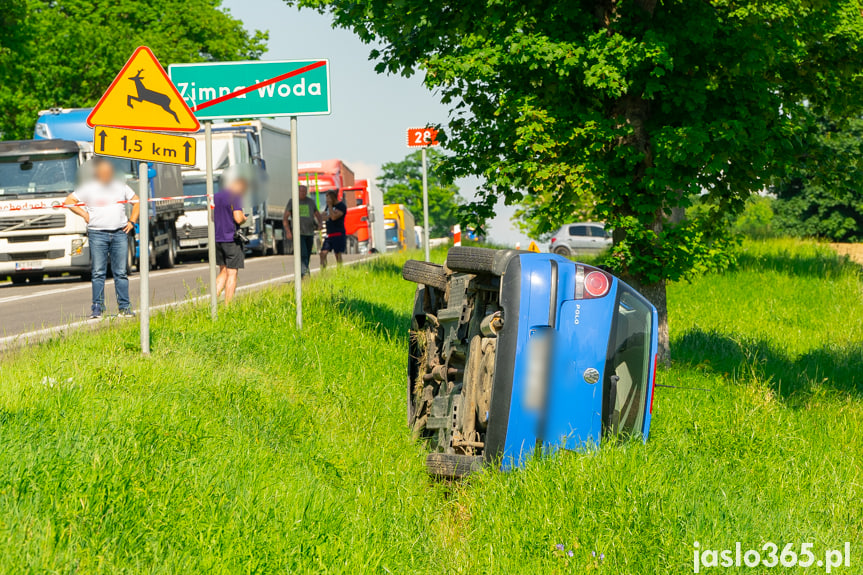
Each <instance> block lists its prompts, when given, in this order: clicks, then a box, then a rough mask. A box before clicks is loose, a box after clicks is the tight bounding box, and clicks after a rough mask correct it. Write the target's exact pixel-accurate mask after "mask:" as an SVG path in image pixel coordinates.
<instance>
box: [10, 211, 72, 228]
mask: <svg viewBox="0 0 863 575" xmlns="http://www.w3.org/2000/svg"><path fill="white" fill-rule="evenodd" d="M65 226H66V215H65V214H44V215H38V216H11V217H10V216H6V217H3V218H0V232H2V231H5V230H8V229H9V228H15V229H14V230H12V231H14V232H19V231H26V230H47V229H49V228H62V227H65Z"/></svg>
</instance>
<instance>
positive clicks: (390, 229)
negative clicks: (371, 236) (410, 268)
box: [384, 204, 417, 252]
mask: <svg viewBox="0 0 863 575" xmlns="http://www.w3.org/2000/svg"><path fill="white" fill-rule="evenodd" d="M414 227H415V224H414V216H413V214H412V213H411V211H410V210H409V209H408V207H407V206H405V205H404V204H388V205H386V206H384V233H385V234H386V244H387V251H388V252H403V251H407V250H413V249H416V248H417V242H416V231H415V229H414Z"/></svg>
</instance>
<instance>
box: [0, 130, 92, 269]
mask: <svg viewBox="0 0 863 575" xmlns="http://www.w3.org/2000/svg"><path fill="white" fill-rule="evenodd" d="M83 161H84V154H83V153H82V150H81V148H80V146H79V145H78V144H77V143H76V142H72V141H68V140H19V141H10V142H0V277H6V276H9V277H10V278H11V280H12V282H13V283H17V284H20V283H25V282H26V281H28V280H29V281H30V282H31V283H38V282H41V281H42V279H43V278H44V276H45V275H46V274H48V275H52V276H59V275H61V274H64V273H71V274H78V275H81V276H87V274H89V273H90V251H89V247H88V243H87V226H86V224H85V223H84V220H82V219H81V218H79V217H78V216H76V215H74V214H72V213H70V212H69V210H68V209H65V208H61V207H59V206H61V205H62V204H63V201H64V200H65V199H66V196H67V195H69V193H70V192H72V191H73V190H74V189H75V184H76V182H77V179H78V175H79V174H78V172H79V169H80V167H81V165H82V163H83Z"/></svg>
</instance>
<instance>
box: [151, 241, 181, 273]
mask: <svg viewBox="0 0 863 575" xmlns="http://www.w3.org/2000/svg"><path fill="white" fill-rule="evenodd" d="M170 236H171V238H170V239H169V240H168V246H167V248H166V249H165V251H164V252H163V253H161V254H160V255H158V256H156V263H157V264H159V267H160V268H161V269H163V270H167V269H171V268H172V267H174V266H175V265H176V263H177V236H176V234H174V233H173V232H171V233H170Z"/></svg>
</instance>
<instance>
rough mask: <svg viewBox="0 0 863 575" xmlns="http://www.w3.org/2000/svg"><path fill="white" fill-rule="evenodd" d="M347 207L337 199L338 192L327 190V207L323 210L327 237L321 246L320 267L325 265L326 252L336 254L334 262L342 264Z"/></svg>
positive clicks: (345, 243) (345, 241)
mask: <svg viewBox="0 0 863 575" xmlns="http://www.w3.org/2000/svg"><path fill="white" fill-rule="evenodd" d="M347 213H348V207H347V206H346V205H345V203H344V202H340V201H339V194H338V192H336V191H335V190H330V191H328V192H327V209H326V211H325V212H324V214H325V215H326V221H327V239H325V240H324V245H323V246H321V268H325V267H327V254H329V253H330V252H333V253H334V254H336V263H337V264H339V265H341V264H342V254H343V253H345V246H346V245H347V237H346V236H345V214H347Z"/></svg>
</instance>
